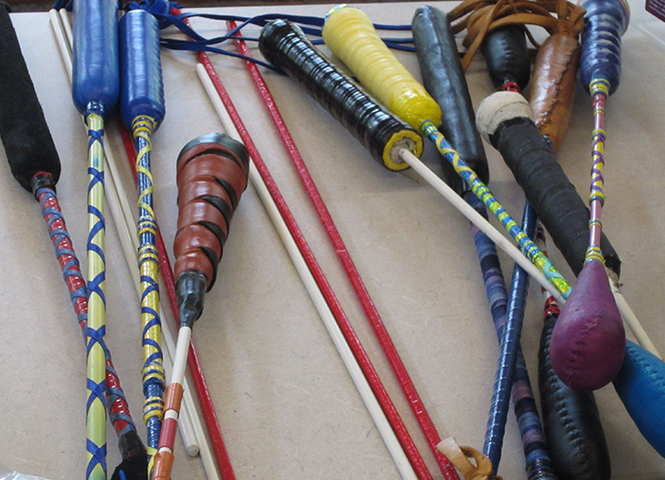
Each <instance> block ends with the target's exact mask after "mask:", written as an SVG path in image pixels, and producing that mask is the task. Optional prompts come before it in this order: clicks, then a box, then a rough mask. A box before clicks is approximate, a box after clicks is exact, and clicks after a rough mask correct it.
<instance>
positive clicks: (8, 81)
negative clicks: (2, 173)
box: [0, 7, 60, 192]
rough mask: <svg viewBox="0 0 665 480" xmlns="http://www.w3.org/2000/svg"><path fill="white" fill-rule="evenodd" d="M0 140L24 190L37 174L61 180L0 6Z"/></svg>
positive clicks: (6, 15) (50, 141)
mask: <svg viewBox="0 0 665 480" xmlns="http://www.w3.org/2000/svg"><path fill="white" fill-rule="evenodd" d="M0 138H2V143H3V144H4V146H5V152H6V153H7V160H8V161H9V166H10V167H11V171H12V175H14V178H15V179H16V180H17V181H18V182H19V183H20V184H21V186H22V187H23V188H25V189H26V190H28V191H29V192H32V186H31V184H30V182H31V180H32V178H33V177H34V176H35V174H36V173H39V172H46V173H50V174H51V176H52V177H53V182H54V183H55V182H57V181H58V178H60V159H59V158H58V152H57V151H56V149H55V145H54V144H53V139H52V138H51V132H50V131H49V129H48V125H47V124H46V120H45V119H44V112H43V111H42V107H41V105H40V104H39V100H38V99H37V94H36V93H35V87H34V86H33V84H32V80H31V79H30V74H29V73H28V68H27V66H26V64H25V60H24V59H23V55H22V54H21V48H20V46H19V43H18V39H17V37H16V32H15V31H14V27H13V25H12V22H11V20H10V18H9V13H7V10H6V9H5V8H2V7H0Z"/></svg>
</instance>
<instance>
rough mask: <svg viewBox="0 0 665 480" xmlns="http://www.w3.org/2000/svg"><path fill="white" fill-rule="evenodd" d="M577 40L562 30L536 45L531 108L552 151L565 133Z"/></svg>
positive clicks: (568, 121)
mask: <svg viewBox="0 0 665 480" xmlns="http://www.w3.org/2000/svg"><path fill="white" fill-rule="evenodd" d="M579 60H580V44H579V43H578V41H577V38H576V37H575V36H571V35H569V34H566V33H556V34H554V35H550V36H549V37H548V39H547V40H545V42H544V43H543V44H542V45H541V46H540V48H539V49H538V57H537V58H536V65H535V67H534V70H533V78H532V80H531V108H532V110H533V114H534V116H535V118H536V125H537V126H538V130H540V133H542V134H543V135H548V136H549V139H550V142H552V150H553V151H554V152H556V151H557V150H558V148H559V146H560V145H561V143H562V142H563V140H564V138H565V137H566V133H567V132H568V126H569V125H570V118H571V115H572V110H573V99H574V98H575V82H576V80H577V69H578V66H579Z"/></svg>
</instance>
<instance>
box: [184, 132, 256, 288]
mask: <svg viewBox="0 0 665 480" xmlns="http://www.w3.org/2000/svg"><path fill="white" fill-rule="evenodd" d="M248 174H249V154H248V153H247V150H246V149H245V146H244V145H243V144H242V143H240V142H237V141H235V140H233V139H232V138H231V137H229V136H227V135H225V134H220V133H210V134H208V135H203V136H201V137H198V138H196V139H194V140H192V141H191V142H189V143H188V144H187V145H185V147H184V148H183V149H182V151H181V152H180V155H178V165H177V184H178V233H177V234H176V237H175V241H174V246H173V250H174V253H175V257H176V264H175V277H176V279H178V278H179V277H180V275H181V274H182V273H183V272H186V271H190V270H194V271H198V272H201V273H202V274H203V275H205V277H206V280H207V290H210V289H211V288H212V286H213V284H214V283H215V278H216V276H217V265H218V264H219V261H220V260H221V258H222V252H223V248H224V242H226V238H227V236H228V232H229V224H230V223H231V218H232V217H233V212H234V211H235V209H236V207H237V206H238V202H239V200H240V196H241V195H242V192H243V191H244V190H245V188H247V177H248Z"/></svg>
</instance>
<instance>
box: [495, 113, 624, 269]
mask: <svg viewBox="0 0 665 480" xmlns="http://www.w3.org/2000/svg"><path fill="white" fill-rule="evenodd" d="M490 140H491V141H492V144H493V145H494V146H495V147H496V148H497V150H499V152H500V153H501V155H502V156H503V159H504V160H505V161H506V164H507V165H508V167H509V168H510V169H511V170H512V172H513V175H515V179H516V180H517V183H519V185H520V186H521V187H522V189H523V190H524V193H525V194H526V197H527V199H528V200H529V202H530V203H531V204H532V205H533V206H534V208H535V209H536V211H537V212H538V217H540V219H541V222H542V223H543V225H544V226H545V228H546V229H547V231H548V232H549V234H550V235H551V237H552V240H554V244H555V245H556V246H557V248H558V249H559V250H560V251H561V253H562V254H563V256H564V258H565V259H566V261H567V262H568V265H570V268H571V269H572V270H573V272H574V273H575V275H577V274H579V272H580V271H581V270H582V267H583V265H584V257H585V253H586V249H587V246H588V243H589V211H588V209H587V207H586V205H585V204H584V201H583V200H582V199H581V198H580V196H579V194H578V193H577V190H576V189H575V186H574V185H573V184H572V183H570V180H568V177H567V176H566V174H565V173H564V171H563V169H562V168H561V166H560V165H559V164H558V163H557V162H556V160H555V158H554V155H553V154H552V152H551V151H550V148H549V147H548V145H547V143H545V141H544V140H543V137H542V135H541V134H540V132H539V131H538V128H537V127H536V125H535V124H534V123H533V122H532V121H531V120H530V119H528V118H525V117H515V118H512V119H510V120H506V121H504V122H503V123H501V125H500V126H499V127H498V128H497V129H496V131H495V132H494V134H493V135H490ZM601 248H602V250H603V255H604V257H605V264H606V265H607V267H608V268H610V269H611V270H613V271H614V272H615V273H616V274H617V275H619V274H620V273H621V261H620V260H619V256H618V255H617V253H616V251H615V250H614V248H613V247H612V245H611V244H610V242H609V240H608V239H607V238H606V237H605V235H603V239H602V242H601Z"/></svg>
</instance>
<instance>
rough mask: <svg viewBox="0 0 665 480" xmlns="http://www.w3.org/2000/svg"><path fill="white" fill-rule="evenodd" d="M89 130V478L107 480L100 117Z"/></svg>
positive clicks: (89, 117)
mask: <svg viewBox="0 0 665 480" xmlns="http://www.w3.org/2000/svg"><path fill="white" fill-rule="evenodd" d="M86 123H87V126H88V179H89V184H88V243H87V251H88V277H87V282H88V292H89V296H88V326H87V328H86V330H85V335H86V338H87V377H88V379H87V390H88V401H87V404H86V408H87V413H86V434H87V441H86V450H87V464H88V465H87V469H86V478H87V479H89V480H106V410H105V408H104V405H105V401H104V392H105V390H106V353H105V351H104V346H103V341H104V334H105V331H106V297H105V293H104V285H105V280H106V259H105V257H104V240H105V229H106V226H105V221H104V143H103V142H104V120H103V119H102V117H101V116H100V115H98V114H97V113H90V114H88V115H87V117H86Z"/></svg>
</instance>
